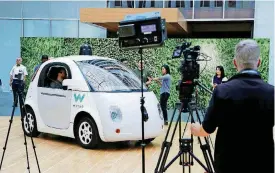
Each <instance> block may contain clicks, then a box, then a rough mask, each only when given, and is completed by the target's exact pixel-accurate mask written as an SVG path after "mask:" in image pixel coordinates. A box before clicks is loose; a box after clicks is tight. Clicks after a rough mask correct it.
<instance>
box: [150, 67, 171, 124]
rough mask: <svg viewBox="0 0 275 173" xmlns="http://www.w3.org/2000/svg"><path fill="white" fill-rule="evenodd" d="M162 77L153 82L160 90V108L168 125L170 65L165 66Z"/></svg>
mask: <svg viewBox="0 0 275 173" xmlns="http://www.w3.org/2000/svg"><path fill="white" fill-rule="evenodd" d="M161 72H162V76H161V77H158V78H153V79H152V80H153V81H157V82H158V83H159V84H160V86H161V88H160V106H161V109H162V112H163V117H164V123H165V125H168V116H167V102H168V99H169V97H170V87H171V76H170V68H169V66H168V65H163V66H162V67H161Z"/></svg>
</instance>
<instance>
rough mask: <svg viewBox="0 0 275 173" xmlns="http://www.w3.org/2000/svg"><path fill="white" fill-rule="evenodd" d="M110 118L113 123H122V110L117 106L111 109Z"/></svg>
mask: <svg viewBox="0 0 275 173" xmlns="http://www.w3.org/2000/svg"><path fill="white" fill-rule="evenodd" d="M110 116H111V119H112V121H113V122H121V120H122V113H121V110H120V109H119V108H118V107H117V106H111V107H110Z"/></svg>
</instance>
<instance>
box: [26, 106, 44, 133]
mask: <svg viewBox="0 0 275 173" xmlns="http://www.w3.org/2000/svg"><path fill="white" fill-rule="evenodd" d="M26 110H27V112H26V114H24V115H23V130H24V133H25V134H26V136H29V137H31V136H32V137H37V136H39V134H40V132H38V130H37V121H36V117H35V114H34V112H33V110H32V109H31V108H27V109H26ZM26 117H27V118H28V120H29V122H28V123H27V119H26ZM30 124H31V125H30ZM30 127H31V128H32V130H30Z"/></svg>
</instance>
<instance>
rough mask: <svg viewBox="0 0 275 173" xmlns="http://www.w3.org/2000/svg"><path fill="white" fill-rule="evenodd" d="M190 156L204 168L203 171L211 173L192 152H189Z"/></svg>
mask: <svg viewBox="0 0 275 173" xmlns="http://www.w3.org/2000/svg"><path fill="white" fill-rule="evenodd" d="M189 154H190V155H191V156H192V158H194V159H195V160H196V161H197V162H198V163H199V164H200V165H201V166H202V167H203V169H204V170H205V171H206V172H207V173H210V172H209V170H208V169H207V168H206V167H205V166H204V165H203V163H202V162H201V161H200V160H199V159H198V158H197V157H196V156H195V155H194V154H193V153H192V152H189Z"/></svg>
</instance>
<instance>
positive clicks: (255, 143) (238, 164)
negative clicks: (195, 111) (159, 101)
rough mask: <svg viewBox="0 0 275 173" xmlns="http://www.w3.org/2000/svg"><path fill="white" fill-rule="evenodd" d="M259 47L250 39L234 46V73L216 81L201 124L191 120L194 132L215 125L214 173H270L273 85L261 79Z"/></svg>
mask: <svg viewBox="0 0 275 173" xmlns="http://www.w3.org/2000/svg"><path fill="white" fill-rule="evenodd" d="M259 57H260V48H259V46H258V44H257V43H256V41H254V40H243V41H240V42H239V43H238V44H237V45H236V48H235V58H234V61H233V63H234V66H235V67H236V68H237V70H238V74H236V75H234V76H233V77H232V78H231V79H229V80H228V81H227V82H226V83H222V84H220V85H217V86H216V88H215V89H214V91H213V95H212V98H211V100H210V103H209V107H208V110H207V113H206V116H205V119H204V121H203V122H202V125H200V124H199V123H195V124H192V126H191V132H192V134H193V135H195V136H208V135H209V134H211V133H213V132H214V131H215V130H216V128H217V127H218V130H217V135H216V144H215V154H214V156H215V165H214V166H215V170H216V173H233V172H234V173H246V172H247V173H248V172H249V173H252V172H253V173H254V172H255V173H273V167H274V141H273V134H272V132H273V126H274V86H272V85H269V84H267V83H265V82H264V81H263V80H262V79H261V75H260V73H259V72H258V71H257V68H258V67H259V65H260V58H259Z"/></svg>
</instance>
